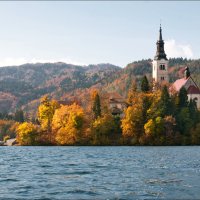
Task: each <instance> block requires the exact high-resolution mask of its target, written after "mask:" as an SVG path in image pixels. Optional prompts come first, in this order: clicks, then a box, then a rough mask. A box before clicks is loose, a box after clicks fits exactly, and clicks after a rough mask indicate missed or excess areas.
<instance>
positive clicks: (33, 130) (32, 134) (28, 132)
mask: <svg viewBox="0 0 200 200" xmlns="http://www.w3.org/2000/svg"><path fill="white" fill-rule="evenodd" d="M17 141H18V143H19V144H20V145H34V144H36V141H37V127H36V126H35V125H34V124H32V123H28V122H24V123H22V124H20V125H19V126H18V128H17Z"/></svg>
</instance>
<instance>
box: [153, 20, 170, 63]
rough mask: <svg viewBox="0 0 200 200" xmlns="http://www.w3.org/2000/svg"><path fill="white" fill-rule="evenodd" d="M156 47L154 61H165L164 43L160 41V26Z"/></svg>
mask: <svg viewBox="0 0 200 200" xmlns="http://www.w3.org/2000/svg"><path fill="white" fill-rule="evenodd" d="M156 45H157V51H156V56H155V57H154V59H155V60H161V59H165V60H167V56H166V54H165V50H164V41H163V39H162V28H161V24H160V30H159V40H158V41H157V42H156Z"/></svg>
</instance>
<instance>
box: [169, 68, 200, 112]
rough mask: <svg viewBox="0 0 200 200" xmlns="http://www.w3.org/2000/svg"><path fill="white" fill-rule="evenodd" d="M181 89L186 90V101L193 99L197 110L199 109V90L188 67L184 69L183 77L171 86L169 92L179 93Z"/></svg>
mask: <svg viewBox="0 0 200 200" xmlns="http://www.w3.org/2000/svg"><path fill="white" fill-rule="evenodd" d="M182 87H184V88H185V89H186V90H187V94H188V100H190V99H194V100H195V101H196V103H197V108H198V109H200V89H199V87H198V85H197V84H196V83H195V81H194V80H193V78H192V77H191V75H190V70H189V68H188V67H185V72H184V77H183V78H181V79H178V80H176V81H175V82H174V83H173V84H172V86H171V87H170V92H171V93H172V92H173V91H175V92H179V91H180V89H181V88H182Z"/></svg>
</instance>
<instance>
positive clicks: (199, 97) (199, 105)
mask: <svg viewBox="0 0 200 200" xmlns="http://www.w3.org/2000/svg"><path fill="white" fill-rule="evenodd" d="M195 98H196V99H197V101H196V102H197V108H198V109H199V110H200V94H188V100H190V99H195Z"/></svg>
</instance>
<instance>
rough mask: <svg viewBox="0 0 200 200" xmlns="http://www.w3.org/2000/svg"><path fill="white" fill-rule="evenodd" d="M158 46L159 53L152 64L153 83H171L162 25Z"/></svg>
mask: <svg viewBox="0 0 200 200" xmlns="http://www.w3.org/2000/svg"><path fill="white" fill-rule="evenodd" d="M156 45H157V51H156V55H155V57H154V60H153V63H152V65H153V70H152V71H153V81H154V82H157V83H162V82H169V77H168V59H167V55H166V54H165V49H164V41H163V39H162V28H161V25H160V30H159V39H158V41H157V43H156Z"/></svg>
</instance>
